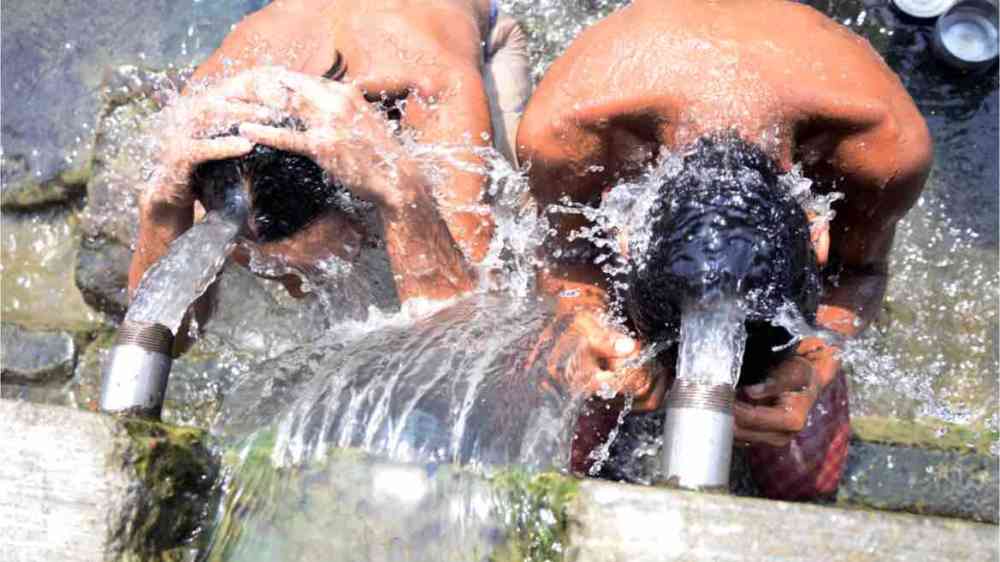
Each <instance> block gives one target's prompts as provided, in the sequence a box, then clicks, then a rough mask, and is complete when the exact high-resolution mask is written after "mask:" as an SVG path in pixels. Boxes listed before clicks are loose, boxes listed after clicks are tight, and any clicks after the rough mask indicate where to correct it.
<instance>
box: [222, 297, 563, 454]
mask: <svg viewBox="0 0 1000 562" xmlns="http://www.w3.org/2000/svg"><path fill="white" fill-rule="evenodd" d="M550 315H551V312H549V311H548V310H547V307H545V306H539V303H538V302H537V301H535V300H534V299H530V300H525V301H515V300H510V299H508V298H499V297H476V298H473V299H469V300H464V301H460V302H458V303H454V304H452V305H451V306H449V307H447V308H445V309H443V310H441V311H440V312H438V313H436V314H434V315H432V316H430V317H426V318H423V319H420V320H418V321H416V322H415V323H405V322H404V323H401V322H400V321H399V320H398V318H397V319H395V320H394V322H393V323H392V324H382V325H381V326H379V328H378V329H377V330H370V331H366V332H365V333H363V334H362V335H360V336H355V337H353V338H347V339H343V338H339V337H336V335H335V334H332V333H331V334H330V335H329V336H328V337H327V338H326V340H324V341H323V342H319V343H316V344H314V345H310V346H307V347H306V348H303V349H300V350H298V351H295V352H292V353H289V354H285V355H283V356H281V357H279V358H277V359H276V360H274V361H271V362H269V363H265V364H263V365H261V366H260V368H259V369H258V374H257V375H256V376H251V377H248V378H247V379H245V380H243V381H241V383H240V385H239V386H238V387H237V388H236V389H234V390H233V392H232V393H231V394H230V396H229V397H227V399H226V402H225V411H226V414H225V415H224V416H223V421H222V423H221V424H220V426H219V427H220V430H221V431H222V432H223V433H225V434H229V435H240V434H245V433H246V432H247V431H253V430H256V429H259V428H260V427H268V426H271V427H274V428H275V436H276V437H275V446H274V452H273V459H272V460H273V461H274V463H275V464H276V465H278V466H286V465H300V464H308V463H310V462H318V461H322V460H323V459H324V458H325V456H326V454H327V452H328V451H329V450H331V448H344V447H357V448H361V449H363V450H365V451H367V452H369V453H371V454H374V455H377V456H380V457H383V458H391V459H394V460H397V461H407V462H423V463H426V462H457V463H461V464H467V465H472V466H484V467H485V466H500V465H508V464H516V465H519V466H524V467H534V468H539V469H540V468H546V467H562V466H565V464H566V461H567V459H568V454H569V442H570V436H571V435H572V430H571V425H572V422H573V421H574V420H575V417H574V416H575V406H574V403H575V402H574V400H575V399H573V398H572V397H570V396H568V395H566V394H564V391H562V390H560V389H557V388H554V387H553V385H551V384H550V383H547V382H546V381H548V380H549V379H548V375H547V374H546V373H545V372H544V371H542V370H540V367H539V366H536V365H525V361H526V358H527V357H528V356H529V355H530V354H531V352H532V351H533V350H534V348H535V346H536V345H537V344H538V335H539V333H540V332H541V330H542V328H543V326H544V324H545V321H546V319H547V318H549V317H550ZM486 334H489V336H490V337H488V338H487V337H485V335H486ZM469 342H476V343H475V345H474V346H471V347H470V346H469V345H468V344H469Z"/></svg>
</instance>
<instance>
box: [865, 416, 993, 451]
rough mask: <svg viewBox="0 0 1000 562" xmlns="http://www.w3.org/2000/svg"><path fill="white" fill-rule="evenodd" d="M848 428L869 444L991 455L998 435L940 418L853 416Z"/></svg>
mask: <svg viewBox="0 0 1000 562" xmlns="http://www.w3.org/2000/svg"><path fill="white" fill-rule="evenodd" d="M851 431H852V432H853V434H854V435H855V437H856V438H858V439H861V440H862V441H865V442H869V443H884V444H888V445H904V446H908V447H920V448H923V449H933V450H938V451H958V452H970V453H979V454H982V455H989V454H991V447H993V444H994V443H996V441H997V439H998V438H1000V434H998V433H997V432H996V431H990V430H987V429H985V428H978V427H969V426H964V425H957V424H952V423H948V422H943V421H939V420H930V419H919V418H918V419H914V420H900V419H893V418H884V417H878V416H854V417H852V418H851Z"/></svg>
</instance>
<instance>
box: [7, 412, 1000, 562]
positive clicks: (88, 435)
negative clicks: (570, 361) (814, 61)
mask: <svg viewBox="0 0 1000 562" xmlns="http://www.w3.org/2000/svg"><path fill="white" fill-rule="evenodd" d="M0 427H3V428H4V431H3V433H2V435H0V456H2V458H3V459H4V462H2V463H0V529H3V532H2V533H0V560H4V561H10V562H21V561H35V560H61V561H62V560H65V561H69V562H76V561H102V562H103V561H111V560H119V561H122V560H127V561H144V560H151V561H166V560H183V559H189V558H190V554H191V549H192V548H193V546H192V544H191V542H190V540H191V538H192V536H193V533H194V531H195V530H196V529H197V528H199V527H205V526H207V524H208V521H207V517H208V516H209V514H211V513H214V512H215V510H214V509H213V508H212V507H211V506H212V503H211V501H210V499H211V498H210V492H211V484H212V482H213V481H214V479H215V477H216V472H215V465H214V462H213V461H212V460H211V457H210V455H208V452H207V450H206V449H205V447H204V446H203V439H204V437H205V435H204V434H203V433H202V432H200V431H197V430H188V429H176V428H170V427H168V426H163V425H160V424H149V423H143V422H134V421H123V420H118V419H115V418H111V417H107V416H102V415H97V414H91V413H86V412H80V411H76V410H72V409H67V408H60V407H52V406H39V405H34V404H29V403H24V402H13V401H6V400H0ZM248 451H250V453H249V454H238V455H237V454H235V453H234V454H232V455H228V457H230V461H233V459H238V461H237V462H239V463H241V464H240V466H239V467H236V468H238V470H236V472H235V480H233V481H232V482H230V485H235V486H240V485H241V482H240V479H241V478H243V479H244V481H245V482H244V483H246V482H247V479H248V478H249V480H248V482H249V483H250V486H249V487H247V488H246V489H245V491H247V492H249V493H246V494H238V495H237V498H236V499H233V498H232V497H230V499H229V501H228V502H227V504H226V505H224V506H222V509H220V510H219V511H218V513H220V515H221V518H220V520H218V521H216V525H217V527H218V529H217V530H218V531H222V536H224V537H226V536H229V537H233V539H234V541H235V542H234V543H233V544H232V545H230V546H232V548H230V547H229V546H226V545H223V548H220V549H219V550H218V551H217V552H213V553H212V556H211V557H210V558H209V559H210V560H241V561H242V560H257V559H260V560H265V559H266V560H271V559H275V560H277V559H280V556H281V553H299V554H302V555H303V556H306V557H305V558H303V557H301V556H300V557H298V558H294V559H314V558H310V557H308V554H309V553H318V554H319V555H321V557H327V556H328V555H331V553H342V554H344V555H345V556H346V557H347V558H346V559H350V558H351V557H352V556H355V555H358V553H365V554H364V556H361V559H365V560H387V561H388V560H393V561H396V560H402V559H407V560H424V559H427V560H435V561H441V562H443V561H445V560H456V561H462V562H466V561H469V560H487V559H489V560H503V561H514V560H527V559H542V558H545V559H551V560H574V561H579V562H589V561H601V562H605V561H608V562H610V561H619V560H620V561H626V560H627V561H629V562H642V561H645V560H650V561H652V560H685V561H688V560H777V561H797V560H810V561H811V560H824V561H836V560H845V561H847V560H850V561H869V560H870V561H876V560H877V561H883V560H899V561H906V562H912V561H918V562H919V561H922V560H955V561H958V560H977V561H991V560H997V559H998V558H1000V554H998V546H997V541H996V538H997V531H998V528H997V526H996V525H990V524H982V523H973V522H967V521H962V520H958V519H945V518H938V517H929V516H917V515H906V514H892V513H885V512H877V511H870V510H848V509H842V508H839V507H828V506H816V505H807V504H791V503H783V502H774V501H766V500H758V499H751V498H738V497H732V496H727V495H712V494H700V493H692V492H681V491H675V490H668V489H662V488H650V487H644V486H634V485H627V484H615V483H609V482H604V481H596V480H584V481H580V480H576V479H574V478H568V477H565V476H561V475H558V474H552V473H546V474H540V475H526V474H523V473H519V472H518V471H516V470H515V471H506V472H505V471H501V472H499V473H497V474H494V475H493V476H491V477H489V478H484V477H482V476H478V475H476V474H473V473H471V472H469V471H466V470H464V469H462V468H457V467H451V466H440V467H437V468H436V469H428V468H426V467H420V466H409V465H399V464H393V463H387V462H383V461H380V460H378V459H373V458H371V457H368V456H366V455H363V454H361V453H358V452H355V451H332V452H331V457H330V458H329V460H328V461H327V462H326V463H324V464H323V465H322V466H316V467H307V468H303V469H295V470H293V471H289V470H288V469H274V468H273V467H271V465H270V454H269V453H270V445H269V444H268V443H267V440H264V441H261V442H259V443H257V444H255V445H254V446H253V448H252V449H248ZM250 461H253V462H250ZM917 493H919V492H917ZM456 510H457V511H456ZM462 513H464V514H466V515H465V516H464V517H465V518H464V519H463V518H460V519H455V517H456V516H457V515H456V514H462ZM254 514H257V515H254ZM473 515H474V517H473ZM248 516H249V518H248ZM254 517H256V519H254ZM469 517H472V519H469ZM469 523H475V524H474V525H471V526H469V527H467V528H463V527H462V525H465V524H469ZM245 541H249V542H245ZM429 548H430V549H433V550H428V549H429ZM231 552H235V553H237V555H236V556H235V557H233V556H231V555H229V553H231ZM240 553H243V554H247V553H249V554H252V556H250V558H246V557H241V556H240ZM403 554H405V556H403V558H400V556H402V555H403ZM254 556H256V557H254Z"/></svg>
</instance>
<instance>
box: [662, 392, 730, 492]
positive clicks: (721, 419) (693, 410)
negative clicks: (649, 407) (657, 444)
mask: <svg viewBox="0 0 1000 562" xmlns="http://www.w3.org/2000/svg"><path fill="white" fill-rule="evenodd" d="M734 395H735V391H734V390H733V386H732V385H728V384H705V383H698V382H692V381H685V380H680V379H678V380H677V381H675V382H674V385H673V387H672V388H671V389H670V394H668V395H667V401H666V412H665V416H666V417H665V419H664V423H663V475H664V477H665V481H666V482H665V483H667V484H669V485H674V486H678V487H681V488H689V489H712V488H718V489H721V490H724V491H728V489H729V465H730V462H731V460H732V449H733V398H734Z"/></svg>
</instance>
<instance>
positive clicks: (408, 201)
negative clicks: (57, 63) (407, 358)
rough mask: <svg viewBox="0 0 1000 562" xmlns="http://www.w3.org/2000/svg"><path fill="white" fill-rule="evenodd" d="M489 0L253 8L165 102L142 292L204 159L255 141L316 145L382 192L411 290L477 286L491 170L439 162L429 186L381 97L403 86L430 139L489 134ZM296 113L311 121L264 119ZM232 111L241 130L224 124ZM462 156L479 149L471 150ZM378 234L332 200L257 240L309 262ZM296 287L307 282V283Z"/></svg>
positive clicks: (185, 212) (398, 263) (188, 208)
mask: <svg viewBox="0 0 1000 562" xmlns="http://www.w3.org/2000/svg"><path fill="white" fill-rule="evenodd" d="M488 9H489V5H488V2H486V1H482V0H472V1H468V2H459V1H447V0H440V1H431V2H418V1H402V0H380V1H378V2H367V1H353V2H335V3H334V2H325V1H319V0H283V1H280V2H275V3H273V4H271V5H269V6H268V7H266V8H264V9H263V10H261V11H259V12H256V13H254V14H251V15H250V16H248V17H247V18H245V19H244V20H243V21H242V22H241V23H240V24H239V25H237V26H236V28H235V29H234V30H233V31H232V33H230V34H229V36H227V37H226V39H225V40H224V42H223V43H222V45H221V46H220V47H219V49H218V50H217V51H216V52H215V53H214V54H213V55H212V56H211V57H210V58H209V59H208V60H207V61H206V62H205V63H204V64H202V65H201V66H200V67H199V68H198V69H197V71H196V72H195V74H194V76H193V77H192V81H191V84H193V86H189V87H188V88H187V89H186V91H185V93H184V96H182V98H181V99H180V100H179V101H178V102H177V103H175V104H174V105H173V106H172V107H169V108H167V109H166V110H165V115H164V119H163V125H162V127H161V129H160V134H159V139H158V140H159V142H160V146H161V149H160V152H159V154H158V155H157V158H158V160H157V162H155V164H156V166H155V171H154V174H153V176H152V178H151V179H150V180H149V182H148V184H147V185H145V186H143V189H142V198H141V201H140V228H139V237H138V241H137V249H136V252H135V254H134V256H133V261H132V267H131V270H130V274H129V289H130V291H134V290H135V288H136V286H137V285H138V282H139V280H140V279H141V277H142V274H143V273H144V272H145V270H146V269H147V268H148V267H149V266H150V265H152V264H153V263H155V262H156V261H157V260H158V259H159V258H160V257H161V256H162V255H163V254H164V253H165V252H166V250H167V247H168V245H169V243H170V242H171V241H173V240H174V239H175V238H177V236H179V235H180V234H182V233H183V232H184V231H185V230H187V229H188V228H190V226H191V224H192V223H193V221H194V217H195V195H194V190H193V189H192V185H191V181H190V175H191V172H192V171H193V170H194V168H195V167H196V166H198V165H199V164H201V163H203V162H207V161H212V160H220V159H225V158H232V157H238V156H242V155H244V154H246V153H248V152H249V151H250V150H251V148H252V146H253V145H254V144H255V143H256V144H263V145H266V146H272V147H275V148H280V149H284V150H287V151H289V152H294V153H297V154H302V155H304V156H307V157H309V158H311V159H312V160H313V161H315V162H316V163H317V164H318V165H319V166H320V167H321V168H322V169H323V170H324V172H326V173H327V174H329V175H330V176H332V177H334V178H337V180H338V181H339V182H340V183H342V184H343V185H344V186H345V187H346V188H347V189H349V190H350V191H351V192H352V194H354V195H355V196H357V197H359V198H361V199H365V200H368V201H370V202H372V203H374V204H375V206H376V208H377V209H378V211H379V214H380V217H381V222H382V225H383V230H384V231H383V232H381V233H379V234H381V235H382V236H383V238H384V240H385V243H386V246H387V250H388V253H389V256H390V260H391V263H392V266H393V272H394V274H395V277H396V280H397V289H398V291H399V293H400V298H401V300H404V301H405V300H406V299H408V298H412V297H417V296H420V297H429V298H448V297H451V296H453V295H455V294H458V293H461V292H464V291H467V290H468V289H469V288H471V287H472V285H473V276H472V273H471V269H470V267H469V265H468V262H469V261H472V262H476V261H478V260H480V259H481V258H482V257H483V256H484V254H485V252H486V249H487V247H488V244H489V240H490V238H491V236H492V222H491V220H490V217H489V216H488V215H485V214H483V213H480V212H477V211H474V210H470V207H471V206H474V205H476V204H478V203H480V202H481V198H482V192H483V178H482V177H481V176H480V175H478V174H472V173H468V172H462V171H459V170H456V169H451V168H450V166H449V165H447V164H442V166H443V167H444V168H445V169H446V171H448V172H450V176H449V179H448V181H447V183H446V185H443V186H431V185H430V182H429V181H428V180H427V178H425V177H424V176H423V174H422V172H421V171H420V170H419V166H417V164H416V163H415V162H414V161H412V160H411V159H409V158H408V157H407V154H406V153H405V152H404V151H403V149H402V147H401V145H400V142H399V140H398V139H396V138H394V135H393V134H392V133H391V132H388V131H389V129H390V127H389V126H388V120H387V117H386V115H385V114H384V113H382V112H380V111H377V110H375V109H373V108H372V102H382V101H384V100H390V101H398V100H405V101H406V106H405V107H406V109H405V111H404V112H403V114H402V118H401V125H402V127H403V128H404V129H407V130H409V131H411V132H413V133H414V134H416V135H417V136H418V138H419V139H420V141H421V142H426V143H439V144H448V145H460V146H463V147H477V146H486V145H487V143H488V141H487V140H484V138H483V133H485V134H486V135H489V134H490V133H491V126H490V120H489V108H488V102H487V98H486V94H485V92H484V89H483V84H482V77H481V75H480V60H481V57H482V41H483V38H484V37H485V35H486V33H487V32H488V30H487V29H486V28H487V26H488V17H489V16H488V13H489V12H488ZM337 52H339V53H340V54H341V56H342V57H343V59H342V60H343V61H344V62H345V63H346V73H344V74H343V76H339V77H338V78H339V79H340V82H333V81H331V80H327V79H325V78H322V76H323V74H324V73H326V72H327V71H329V70H330V69H331V66H332V65H334V63H335V61H336V60H337ZM289 117H291V118H294V119H296V120H297V121H298V122H300V123H302V124H303V128H302V129H303V130H299V131H291V130H282V129H277V128H274V127H269V126H267V124H269V123H274V122H276V121H281V120H283V119H286V118H289ZM234 126H236V127H238V131H239V134H238V135H236V136H223V137H218V135H219V133H220V132H225V131H229V130H231V129H232V128H233V127H234ZM457 157H458V158H459V159H463V160H466V161H478V160H477V157H475V156H474V155H473V154H472V153H471V152H470V151H469V150H466V149H459V150H458V151H457ZM293 187H294V186H290V189H292V188H293ZM290 196H292V195H290ZM365 234H367V233H364V232H361V231H360V227H359V225H358V224H356V223H354V222H352V221H350V220H347V219H346V218H345V217H343V216H340V215H339V214H337V213H327V214H325V215H324V216H322V217H320V218H319V219H317V220H314V221H312V222H311V223H310V224H309V225H308V226H307V227H306V228H304V229H302V230H301V231H299V232H297V233H294V234H293V235H291V236H289V237H286V238H284V239H282V240H280V241H277V242H269V243H261V244H250V245H249V246H251V247H250V248H244V250H248V249H249V250H251V251H256V252H259V254H260V255H261V256H263V257H264V258H266V259H275V260H280V261H282V262H285V263H286V264H287V265H289V266H291V267H293V268H296V269H299V270H304V271H308V270H309V269H310V268H312V267H313V266H314V265H315V264H317V263H318V262H320V261H322V260H324V259H326V258H329V257H330V256H338V257H341V258H344V259H350V258H351V257H352V256H353V255H354V254H355V253H356V250H357V248H358V240H360V239H361V238H362V237H363V236H364V235H365ZM245 255H246V251H244V252H238V253H237V257H238V258H239V257H240V256H243V259H245ZM289 288H290V290H292V291H293V293H294V292H295V287H294V283H293V284H291V286H290V287H289Z"/></svg>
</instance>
